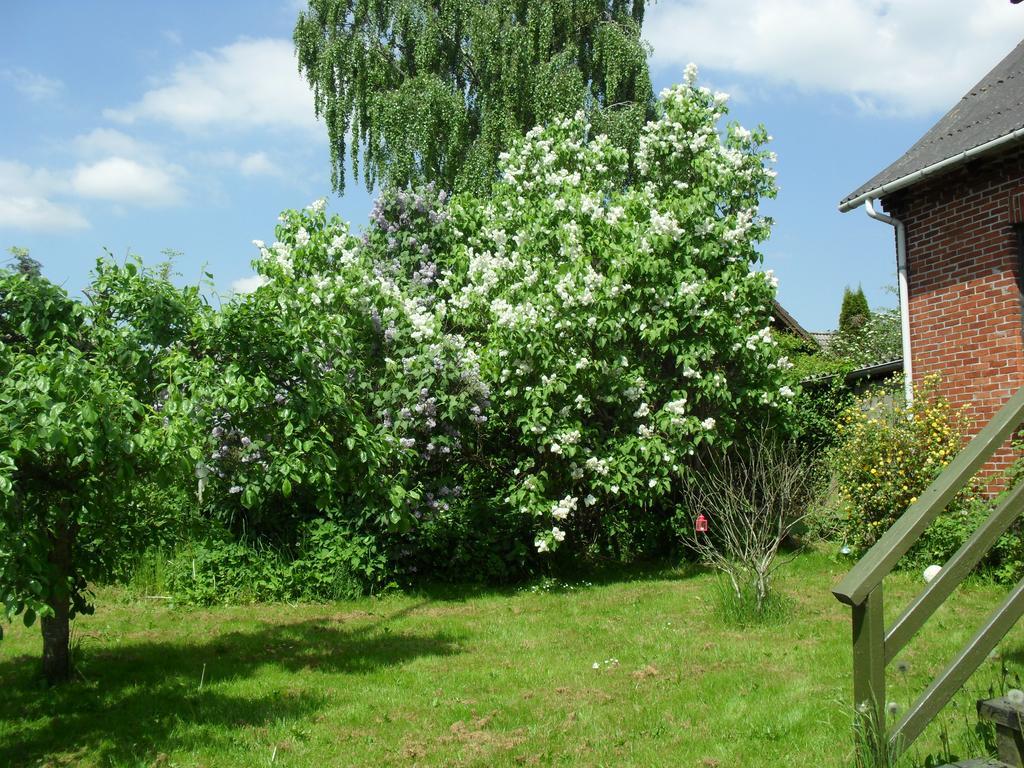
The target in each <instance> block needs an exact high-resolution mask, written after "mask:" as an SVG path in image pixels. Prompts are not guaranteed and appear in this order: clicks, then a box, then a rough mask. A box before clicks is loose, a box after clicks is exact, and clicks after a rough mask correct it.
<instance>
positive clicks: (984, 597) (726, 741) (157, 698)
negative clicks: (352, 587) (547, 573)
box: [0, 553, 1024, 768]
mask: <svg viewBox="0 0 1024 768" xmlns="http://www.w3.org/2000/svg"><path fill="white" fill-rule="evenodd" d="M843 570H844V567H843V566H841V565H839V564H836V563H834V562H832V561H830V560H829V559H828V558H826V557H825V556H824V555H822V554H818V553H810V554H805V555H802V556H800V557H799V558H797V559H796V560H795V561H794V562H793V563H792V564H791V565H790V566H788V568H787V570H786V571H784V575H783V577H782V579H781V581H780V582H779V587H780V590H781V591H782V592H784V593H785V594H787V595H788V596H789V598H790V601H791V607H790V612H789V616H788V617H787V618H786V619H785V620H784V621H782V622H777V623H775V624H774V625H769V626H759V627H754V628H746V629H740V628H736V627H730V626H725V625H723V623H722V621H721V620H720V619H718V618H717V615H716V614H715V612H714V610H713V604H714V595H715V591H716V581H715V577H714V576H712V575H710V574H706V573H701V572H687V571H684V570H662V571H656V572H647V573H644V574H641V575H638V576H634V577H632V578H624V579H621V580H617V581H610V582H607V583H599V584H595V585H593V586H589V585H585V584H582V585H577V586H576V587H575V588H572V589H549V590H545V589H537V588H534V589H529V588H527V589H521V590H518V591H507V592H472V591H464V592H462V593H460V594H459V595H458V596H452V595H443V596H438V595H431V596H412V595H402V596H390V597H386V598H379V599H374V598H368V599H365V600H360V601H356V602H349V603H337V604H330V605H256V606H244V607H228V608H211V609H202V610H198V609H181V608H172V607H169V606H168V605H166V604H165V603H163V602H161V601H155V600H135V599H129V598H128V596H127V595H126V594H125V593H124V592H121V591H117V590H113V589H110V590H103V591H101V592H100V593H99V595H98V606H97V613H96V615H95V616H91V617H84V618H82V619H80V620H79V621H78V622H77V624H76V626H75V634H76V637H77V639H78V642H79V646H78V649H77V653H78V658H79V668H80V670H81V679H79V680H78V681H77V682H75V683H73V684H71V685H68V686H66V687H64V688H60V689H54V690H48V689H47V688H45V687H44V686H43V685H42V684H41V682H40V681H39V679H38V677H37V674H36V672H37V666H38V658H37V657H38V654H39V651H40V640H39V636H38V630H37V629H36V628H33V629H32V630H26V629H24V628H23V627H21V626H20V625H18V626H17V627H15V628H14V629H13V630H11V631H9V633H8V634H7V636H6V638H5V639H4V640H3V641H2V643H0V691H2V696H0V765H3V766H7V765H40V764H41V765H47V766H57V765H84V766H208V767H210V768H213V767H214V766H217V767H219V766H247V767H248V766H270V765H275V766H317V767H318V768H319V767H321V766H348V765H366V766H391V765H396V766H405V765H408V766H416V765H459V766H469V765H477V766H494V765H498V766H502V765H572V766H577V765H580V766H622V765H635V766H660V765H664V766H697V767H698V768H713V767H714V766H722V767H723V768H725V767H726V766H728V767H729V768H733V767H736V766H815V767H817V766H842V765H848V764H849V760H848V758H849V752H850V740H849V722H850V705H849V699H850V694H849V689H850V640H849V636H850V622H849V612H848V609H846V608H844V607H843V606H841V605H840V604H839V603H837V602H836V601H835V600H834V599H833V598H832V596H831V595H830V593H829V588H830V587H831V586H832V584H833V583H834V582H835V581H836V580H837V579H838V577H839V576H840V575H841V573H842V572H843ZM919 582H920V579H919V577H916V576H911V575H899V576H896V577H894V578H892V579H890V582H887V595H888V598H889V601H890V607H891V609H892V611H893V612H895V610H896V609H897V608H898V607H901V606H902V602H899V601H900V600H902V601H905V600H906V599H908V598H909V596H910V595H911V594H912V593H913V591H914V590H916V589H917V587H918V584H919ZM1003 593H1004V591H1003V590H1002V589H1000V588H997V587H992V586H987V585H982V584H971V585H967V586H965V587H964V588H962V589H961V590H960V592H959V594H958V595H957V597H956V601H955V603H954V604H952V605H947V606H945V607H944V608H943V609H942V610H941V611H940V613H939V614H937V615H936V616H935V617H934V618H933V619H932V621H931V622H930V624H929V625H928V627H927V634H925V635H924V636H922V637H920V638H918V639H917V640H915V642H914V643H913V644H912V645H911V647H910V648H909V649H908V650H907V652H905V655H904V658H905V659H906V660H907V661H908V662H909V663H910V670H909V672H908V673H907V674H906V675H905V678H906V679H902V678H903V677H904V676H901V675H900V674H898V673H896V672H893V673H891V675H890V680H891V684H892V690H891V694H890V696H889V698H890V699H895V700H897V701H900V702H902V703H903V704H906V703H908V700H909V698H910V695H911V692H912V691H915V690H919V689H920V688H921V687H923V685H924V684H925V682H926V681H927V679H928V678H929V677H930V675H931V674H932V673H933V672H934V671H935V670H937V669H938V668H939V666H940V665H941V664H942V663H944V662H945V661H946V660H948V658H949V657H950V656H951V654H952V653H953V651H954V650H955V649H956V648H957V647H958V645H959V644H961V643H962V642H963V641H964V640H966V638H967V637H968V636H969V634H970V633H971V632H972V631H973V629H974V627H975V626H976V624H977V622H978V621H979V620H980V618H981V617H982V615H983V614H984V612H985V611H986V610H987V609H988V608H989V607H990V606H992V605H994V604H995V603H996V601H997V600H998V599H999V597H1000V596H1001V595H1002V594H1003ZM894 602H898V603H899V604H898V605H894V604H893V603H894ZM1002 656H1003V658H1004V659H1005V660H1006V661H1007V663H1008V664H1010V665H1011V666H1015V667H1016V666H1019V665H1020V662H1024V632H1022V631H1021V630H1020V628H1018V629H1015V630H1014V632H1013V633H1012V634H1011V635H1010V636H1009V637H1008V638H1007V640H1006V641H1005V642H1004V644H1003V647H1002ZM595 663H596V664H597V665H598V668H596V669H595V668H594V665H595ZM998 677H999V664H998V663H990V664H988V665H986V668H985V669H983V670H982V671H981V672H979V675H978V678H977V680H976V682H975V683H974V684H973V685H972V690H971V691H970V692H969V693H967V694H965V695H963V696H961V697H960V698H959V699H958V700H957V701H956V702H955V707H954V708H953V710H952V711H951V713H950V714H948V715H947V717H946V719H947V722H948V723H951V725H949V726H948V727H949V729H950V730H951V731H952V733H953V736H954V738H957V737H958V734H959V733H960V731H963V730H964V728H965V725H964V723H971V722H972V721H973V715H971V714H969V713H968V711H969V710H970V711H973V700H972V697H973V695H974V694H975V693H979V694H980V693H982V689H983V688H986V687H987V686H988V685H989V684H990V683H994V682H997V679H998ZM938 743H939V735H938V734H937V731H936V729H934V728H933V729H932V731H931V732H929V734H928V735H927V737H926V739H925V740H924V742H923V743H922V744H921V746H920V747H919V749H918V753H919V756H920V755H921V754H924V753H925V752H927V751H929V750H931V749H936V748H937V744H938Z"/></svg>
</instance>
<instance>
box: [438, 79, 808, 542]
mask: <svg viewBox="0 0 1024 768" xmlns="http://www.w3.org/2000/svg"><path fill="white" fill-rule="evenodd" d="M725 113H726V107H725V98H724V97H723V96H722V95H719V94H713V93H711V92H709V91H708V90H707V89H704V88H698V87H696V85H695V84H694V82H693V71H692V70H691V71H689V72H688V76H687V80H686V82H685V83H684V84H682V85H679V86H676V87H674V88H670V89H667V90H666V91H664V92H663V93H662V94H661V98H660V103H659V116H658V118H657V119H656V120H654V121H653V122H651V123H650V124H649V125H648V126H647V128H646V129H645V131H644V133H643V136H642V138H641V144H640V151H639V156H638V157H637V158H636V163H635V165H636V173H635V176H633V177H632V178H630V177H629V176H628V175H627V174H628V163H627V157H626V156H625V155H624V153H623V152H621V151H620V150H617V149H616V148H614V147H613V146H612V145H611V144H610V143H609V142H608V141H606V140H605V139H604V138H603V137H601V136H591V135H590V126H588V124H587V123H586V122H585V121H584V120H583V119H582V117H579V116H578V117H576V118H575V119H569V120H564V121H562V122H560V123H557V124H555V125H552V126H550V127H548V128H546V129H535V130H533V131H531V132H530V133H529V134H528V135H527V137H526V139H525V140H524V141H522V142H521V143H519V144H518V145H516V146H515V147H514V148H513V149H512V150H511V151H510V152H509V153H508V154H507V156H505V157H503V165H502V169H503V178H502V181H501V182H500V183H499V184H497V185H496V186H495V188H494V191H493V195H492V196H491V197H490V198H488V199H486V200H476V199H473V198H458V199H456V200H455V201H454V202H453V204H452V206H451V208H450V210H451V213H452V218H453V222H454V224H453V226H454V227H455V228H456V234H457V235H458V239H457V241H456V242H455V243H454V247H453V250H452V253H451V255H450V256H449V264H448V271H447V272H444V273H443V274H442V276H441V277H440V279H439V280H440V283H441V285H442V286H443V288H444V294H445V298H444V301H445V304H446V313H447V315H448V316H449V317H450V318H451V322H453V324H454V325H456V326H458V327H462V328H466V329H471V331H467V333H470V332H471V333H474V334H476V335H475V337H474V338H475V339H476V340H477V341H478V344H479V359H480V368H481V375H482V376H483V377H484V379H485V380H486V381H487V382H488V384H489V385H490V389H491V399H492V402H493V406H492V412H491V414H490V421H489V422H488V424H487V429H486V437H485V439H486V440H487V441H488V446H489V448H488V451H487V454H488V456H489V457H500V460H501V462H502V463H501V467H500V469H501V470H504V469H506V468H511V471H510V472H504V471H499V472H495V477H496V479H497V480H499V482H500V486H501V487H500V491H499V492H498V493H497V494H496V496H495V500H494V501H495V503H497V504H504V505H507V506H508V507H509V509H511V510H514V511H515V512H517V513H518V514H520V515H522V516H523V517H524V518H527V519H529V520H532V521H534V522H533V525H534V530H535V535H534V542H533V543H534V547H535V549H536V550H537V551H538V552H547V551H550V550H554V549H556V548H558V547H559V546H564V545H565V544H570V543H571V544H572V545H574V548H575V549H579V548H581V547H584V546H591V545H594V544H599V545H604V544H608V545H610V546H611V547H612V548H613V549H621V547H622V545H624V544H627V543H628V542H623V541H620V542H615V541H608V539H609V537H612V538H614V536H616V535H625V534H626V533H627V532H628V531H631V530H633V531H635V530H637V524H638V523H639V524H641V527H642V525H644V524H645V525H647V526H648V529H649V530H658V527H657V525H654V527H653V528H651V525H652V523H654V522H655V521H656V520H657V519H662V520H664V519H667V517H668V516H667V514H666V513H667V510H668V508H669V506H670V505H671V502H672V500H673V499H674V498H675V496H676V492H677V489H678V487H679V483H680V480H681V476H682V474H683V473H684V472H685V467H686V465H687V460H688V457H690V456H691V455H693V453H694V452H695V451H696V450H697V449H699V448H700V447H701V446H703V445H706V444H718V445H720V446H721V445H723V444H727V443H728V442H729V441H731V440H732V439H733V437H734V436H735V435H736V434H737V433H738V432H742V431H743V429H744V428H745V425H747V424H749V423H754V422H760V421H761V420H762V419H765V418H769V419H770V418H773V417H778V416H784V415H785V414H786V413H787V412H788V408H789V398H790V397H791V396H792V394H793V393H792V390H790V388H789V387H787V386H786V385H785V384H784V371H785V369H786V368H787V366H788V363H787V361H786V360H785V359H784V358H781V357H780V354H779V352H778V350H777V348H776V344H775V341H774V339H773V338H772V332H771V329H770V322H771V319H770V314H771V308H772V306H773V305H772V299H773V297H774V289H775V285H776V281H775V279H774V277H772V275H771V274H770V273H769V272H762V271H759V270H758V269H756V266H755V265H756V264H757V263H758V262H759V260H760V257H759V255H758V253H757V251H756V250H755V244H756V243H757V242H758V241H760V240H762V239H764V238H765V237H766V236H767V235H768V231H769V224H770V222H769V221H768V220H767V219H766V218H764V217H762V216H761V215H760V214H759V213H758V204H759V202H760V200H761V199H762V198H763V197H766V196H771V195H773V194H774V189H775V188H774V183H773V177H774V173H773V172H772V171H771V170H770V168H769V165H770V163H771V161H772V160H773V157H772V155H771V154H770V153H769V152H767V151H765V150H764V149H763V144H764V143H765V141H766V140H767V136H766V134H765V132H764V130H763V129H759V130H757V131H754V132H751V131H747V130H745V129H743V128H741V127H739V126H737V125H735V124H732V125H729V126H728V127H727V128H725V130H724V131H722V130H721V129H720V126H719V123H720V121H721V119H722V118H723V116H724V115H725Z"/></svg>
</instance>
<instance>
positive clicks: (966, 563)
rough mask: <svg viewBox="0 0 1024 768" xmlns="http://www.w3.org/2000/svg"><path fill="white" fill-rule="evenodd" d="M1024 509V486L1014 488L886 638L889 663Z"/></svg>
mask: <svg viewBox="0 0 1024 768" xmlns="http://www.w3.org/2000/svg"><path fill="white" fill-rule="evenodd" d="M1022 509H1024V483H1022V484H1020V485H1018V486H1017V487H1016V488H1014V489H1013V490H1012V491H1011V492H1010V493H1009V494H1008V495H1007V496H1006V498H1005V499H1003V500H1002V502H1000V504H999V506H997V507H996V509H995V510H994V511H993V512H992V514H991V515H989V516H988V518H987V519H986V520H985V522H984V523H982V524H981V526H979V528H978V530H976V531H975V532H974V534H973V535H971V537H970V538H969V539H967V541H965V542H964V543H963V545H962V546H961V547H960V549H958V550H957V551H956V554H954V555H953V556H952V557H951V558H949V560H948V561H947V562H946V564H945V565H944V566H942V570H941V571H939V573H938V575H936V576H935V578H934V579H932V580H931V583H929V584H928V586H927V587H925V588H924V591H923V592H921V594H919V595H918V596H917V597H916V598H914V600H913V602H911V603H910V605H908V606H907V608H906V610H904V611H903V614H902V615H901V616H900V617H899V618H898V619H896V622H895V623H894V624H893V625H892V627H891V628H890V629H889V631H888V632H887V633H886V635H885V662H886V664H888V663H889V662H890V661H892V660H893V659H894V658H895V657H896V654H898V653H899V652H900V651H902V650H903V648H904V646H906V644H907V643H908V642H909V641H910V638H912V637H913V636H914V635H915V634H917V631H918V630H919V629H921V627H922V626H924V623H925V622H926V621H927V620H928V618H929V617H930V616H931V615H932V614H933V613H934V612H935V610H936V609H937V608H938V607H939V606H940V605H942V604H943V603H944V602H946V598H948V597H949V596H950V595H951V594H953V590H955V589H956V588H957V587H958V586H959V585H960V582H962V581H963V580H964V579H965V578H967V575H968V574H969V573H970V572H971V571H972V570H974V566H976V565H977V564H978V563H980V562H981V558H983V557H984V556H985V554H986V553H987V552H988V551H989V549H991V548H992V545H993V544H995V543H996V540H997V539H998V538H999V537H1000V536H1002V535H1003V534H1004V533H1005V532H1006V529H1007V528H1009V527H1010V525H1011V524H1012V523H1013V521H1014V520H1016V519H1017V516H1018V515H1019V514H1020V513H1021V511H1022Z"/></svg>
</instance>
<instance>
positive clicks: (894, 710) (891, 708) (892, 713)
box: [885, 701, 900, 717]
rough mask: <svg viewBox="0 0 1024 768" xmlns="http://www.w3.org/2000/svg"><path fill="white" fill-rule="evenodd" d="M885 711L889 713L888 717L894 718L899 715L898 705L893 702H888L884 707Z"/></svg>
mask: <svg viewBox="0 0 1024 768" xmlns="http://www.w3.org/2000/svg"><path fill="white" fill-rule="evenodd" d="M885 711H886V712H888V713H889V717H896V716H897V715H898V714H899V713H900V705H899V704H898V703H897V702H895V701H890V702H889V703H888V704H886V705H885Z"/></svg>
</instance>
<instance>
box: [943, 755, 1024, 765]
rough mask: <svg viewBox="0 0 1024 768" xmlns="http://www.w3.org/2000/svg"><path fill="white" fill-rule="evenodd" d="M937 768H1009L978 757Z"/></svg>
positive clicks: (997, 762)
mask: <svg viewBox="0 0 1024 768" xmlns="http://www.w3.org/2000/svg"><path fill="white" fill-rule="evenodd" d="M939 768H1011V766H1009V765H1007V764H1006V763H1001V762H999V761H998V760H992V759H990V758H987V757H979V758H977V759H975V760H961V761H960V762H958V763H950V764H949V765H942V766H939Z"/></svg>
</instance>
